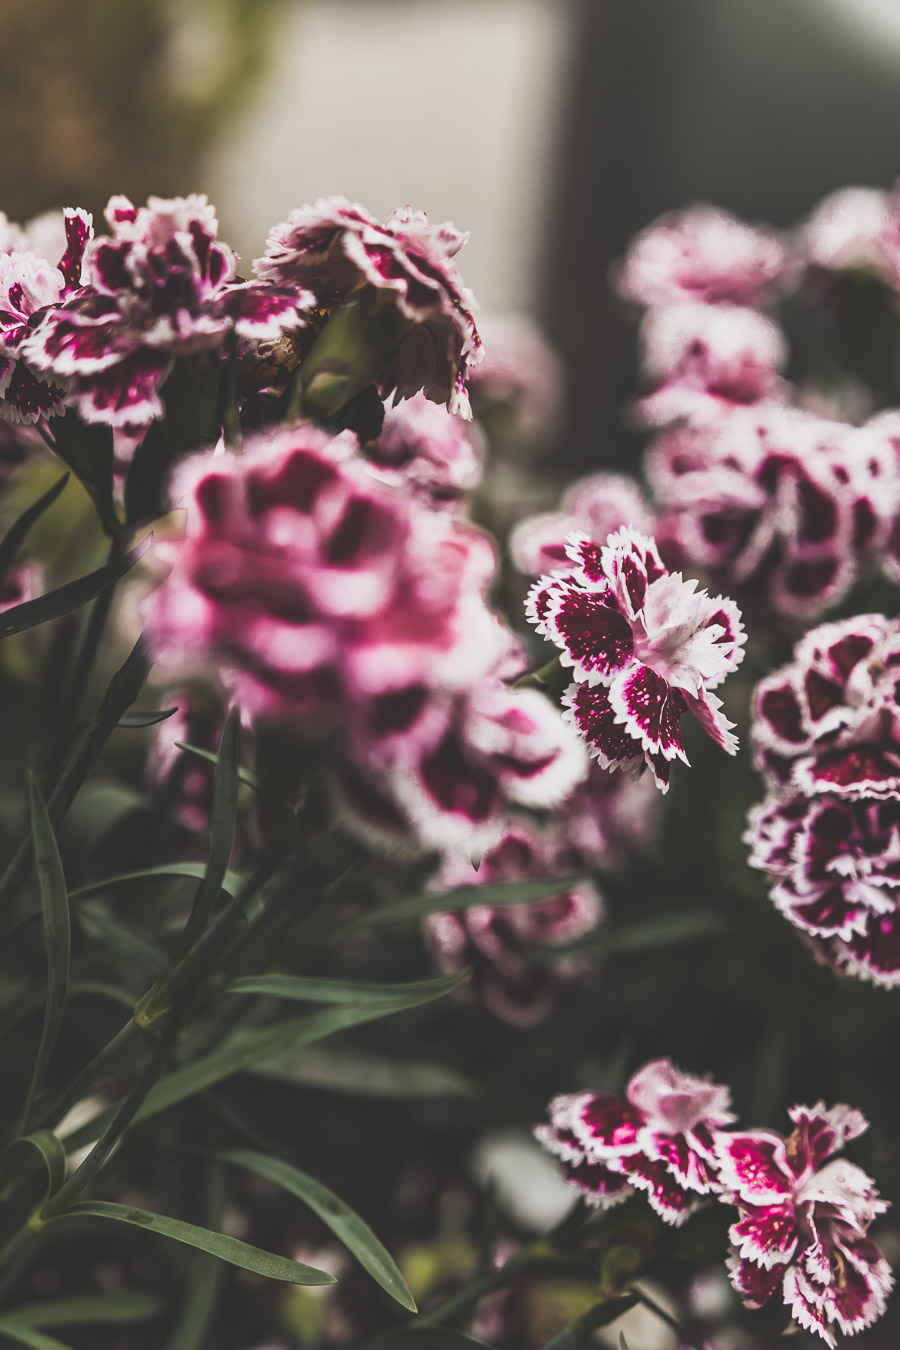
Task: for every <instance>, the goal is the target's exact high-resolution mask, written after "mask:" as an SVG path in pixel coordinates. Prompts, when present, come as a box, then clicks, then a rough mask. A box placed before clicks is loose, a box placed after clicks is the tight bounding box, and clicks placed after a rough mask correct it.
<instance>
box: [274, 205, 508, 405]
mask: <svg viewBox="0 0 900 1350" xmlns="http://www.w3.org/2000/svg"><path fill="white" fill-rule="evenodd" d="M467 238H468V235H465V234H461V233H460V231H459V230H457V229H456V228H455V226H453V225H451V224H450V223H449V221H448V222H445V223H444V224H443V225H430V224H429V223H428V218H427V216H426V215H425V213H424V211H413V210H412V208H411V207H409V206H406V207H403V208H401V209H398V210H396V211H393V212H392V213H391V215H390V216H388V218H387V220H386V221H385V222H384V224H383V225H381V224H379V222H378V221H377V220H376V219H375V217H374V216H372V215H370V214H369V212H368V211H366V210H365V208H364V207H362V206H359V205H355V204H351V203H350V202H349V201H347V199H346V198H345V197H329V198H326V199H320V200H319V201H317V202H316V203H315V205H313V206H301V207H299V208H298V209H297V210H295V211H292V212H291V214H290V215H289V216H288V218H287V220H286V221H283V222H282V223H281V224H279V225H276V226H275V227H274V228H273V229H272V230H271V231H270V233H269V238H268V241H267V247H266V252H265V255H264V257H262V258H258V259H257V261H256V270H257V273H258V275H259V276H260V277H261V278H262V279H263V280H264V281H267V282H272V283H275V284H277V285H281V286H284V285H300V286H303V287H307V288H308V289H309V290H310V291H312V292H313V294H314V295H315V298H316V305H317V306H318V307H319V308H320V309H326V310H330V309H333V308H335V307H336V306H338V305H340V304H342V303H343V302H344V301H345V300H346V299H347V298H348V296H349V295H350V294H351V293H352V292H353V291H355V290H357V288H360V287H363V286H372V287H374V288H375V289H376V290H377V291H380V292H383V293H384V294H385V295H386V296H387V297H388V298H389V299H390V300H391V302H392V303H393V304H394V305H395V306H396V308H397V310H398V311H399V313H400V315H402V317H403V319H404V320H406V322H407V324H408V328H407V331H406V332H405V334H404V335H403V337H402V339H401V341H400V345H399V349H398V350H397V351H396V354H395V355H394V357H393V359H392V360H391V361H390V363H389V364H388V366H387V367H386V368H385V369H384V370H382V372H381V374H380V375H379V377H378V387H379V390H380V392H381V394H382V396H383V397H387V396H388V395H389V394H391V393H393V392H395V391H396V396H397V398H399V399H403V398H409V397H411V395H413V394H415V393H418V391H419V390H422V391H423V392H424V394H425V396H426V398H429V399H431V400H432V401H433V402H435V403H446V404H447V407H448V408H449V410H450V411H451V412H454V413H458V414H459V415H460V416H462V417H470V416H471V412H470V409H469V398H468V394H467V392H466V375H467V371H468V369H469V367H470V366H474V365H476V364H477V363H478V362H479V361H480V360H481V358H482V346H481V338H480V337H479V336H478V331H477V329H476V327H475V321H474V319H473V317H472V310H473V308H475V300H474V297H473V296H472V294H471V292H470V291H469V290H468V289H467V287H465V286H464V285H463V283H462V281H461V279H460V276H459V273H458V272H457V270H456V265H455V263H454V262H453V258H454V256H455V255H456V254H457V253H458V252H459V250H460V249H461V248H462V246H463V244H464V243H465V242H466V239H467Z"/></svg>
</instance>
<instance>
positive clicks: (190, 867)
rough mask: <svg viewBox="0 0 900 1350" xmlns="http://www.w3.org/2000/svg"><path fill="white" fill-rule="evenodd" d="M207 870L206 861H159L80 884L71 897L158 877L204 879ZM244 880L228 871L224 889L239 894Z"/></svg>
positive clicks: (89, 896) (87, 896)
mask: <svg viewBox="0 0 900 1350" xmlns="http://www.w3.org/2000/svg"><path fill="white" fill-rule="evenodd" d="M205 871H206V864H205V863H193V862H178V863H159V864H158V865H157V866H156V867H144V868H142V869H141V871H140V872H123V873H122V874H121V875H120V876H117V877H104V878H103V880H102V881H92V882H90V883H89V884H88V885H87V886H79V887H78V889H77V890H75V891H72V893H71V895H70V896H69V899H70V900H88V899H92V898H93V897H94V896H97V895H106V894H107V893H108V892H109V891H118V890H120V889H122V888H123V887H127V886H136V885H139V884H140V883H141V882H142V881H155V880H156V878H157V877H187V878H188V879H189V880H194V881H202V879H203V874H204V872H205ZM244 881H245V878H244V877H242V876H240V874H239V873H237V872H226V873H225V875H224V876H223V878H222V890H223V891H225V892H227V894H228V895H237V894H238V893H239V891H240V889H241V887H242V886H243V885H244Z"/></svg>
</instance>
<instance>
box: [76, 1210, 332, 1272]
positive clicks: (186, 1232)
mask: <svg viewBox="0 0 900 1350" xmlns="http://www.w3.org/2000/svg"><path fill="white" fill-rule="evenodd" d="M76 1217H82V1218H95V1219H113V1220H115V1221H116V1222H118V1223H127V1224H131V1225H133V1226H134V1227H136V1228H143V1229H146V1230H147V1231H149V1232H151V1233H159V1234H160V1236H161V1237H168V1238H171V1239H172V1240H173V1241H175V1242H182V1243H184V1244H185V1246H188V1247H196V1248H197V1250H198V1251H201V1252H208V1253H209V1254H210V1256H216V1257H218V1259H219V1260H220V1261H226V1262H227V1263H228V1264H229V1265H232V1266H238V1267H240V1268H241V1269H242V1270H249V1271H252V1272H253V1273H254V1274H256V1275H264V1276H266V1278H267V1279H270V1280H283V1281H285V1282H286V1283H288V1284H304V1285H322V1284H334V1283H335V1279H334V1276H333V1275H328V1274H327V1273H326V1272H325V1271H324V1270H316V1268H315V1267H314V1266H307V1265H304V1264H303V1263H302V1262H301V1261H291V1260H290V1259H289V1258H288V1257H286V1256H277V1255H276V1254H275V1253H274V1252H266V1251H263V1250H262V1248H261V1247H253V1246H251V1244H250V1243H249V1242H241V1241H240V1240H239V1239H238V1238H233V1237H229V1236H228V1234H227V1233H216V1232H213V1230H212V1229H210V1228H200V1227H198V1226H197V1225H196V1224H193V1223H185V1222H184V1220H183V1219H173V1218H170V1217H169V1216H168V1215H167V1214H154V1213H151V1212H150V1211H149V1210H145V1209H135V1208H133V1207H132V1206H130V1205H116V1204H113V1203H112V1202H111V1201H108V1200H82V1201H79V1202H78V1203H77V1204H74V1205H71V1206H70V1207H69V1208H68V1209H66V1210H65V1211H64V1212H63V1213H62V1214H60V1215H59V1216H57V1218H55V1219H54V1220H53V1222H57V1223H58V1222H61V1221H62V1220H63V1219H69V1218H76Z"/></svg>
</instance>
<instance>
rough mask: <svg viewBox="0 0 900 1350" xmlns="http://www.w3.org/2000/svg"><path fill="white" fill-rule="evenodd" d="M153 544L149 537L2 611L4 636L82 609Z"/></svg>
mask: <svg viewBox="0 0 900 1350" xmlns="http://www.w3.org/2000/svg"><path fill="white" fill-rule="evenodd" d="M149 544H150V539H149V537H148V538H147V539H145V540H144V541H143V542H142V543H140V544H138V546H137V547H136V548H133V549H131V551H130V552H129V553H125V554H123V555H122V557H121V558H117V559H116V560H115V562H110V563H107V564H106V566H105V567H98V569H97V571H96V572H89V573H88V575H87V576H86V577H79V578H78V580H77V581H69V582H67V583H66V585H65V586H58V587H57V588H56V590H55V591H48V592H47V593H46V595H39V596H38V597H37V599H36V600H26V601H25V603H24V604H22V605H14V606H13V607H12V609H7V610H5V611H4V612H3V614H0V638H5V637H10V636H11V635H12V634H13V633H22V632H24V630H25V629H26V628H34V627H36V625H37V624H39V623H48V622H49V621H50V620H51V619H58V618H59V617H60V615H61V614H69V613H71V611H72V610H74V609H80V608H81V606H82V605H86V604H87V602H88V601H89V600H93V599H94V597H95V596H97V595H99V594H100V593H101V591H105V590H106V588H107V587H108V586H111V585H112V584H113V582H115V581H118V579H119V577H123V576H124V575H125V573H126V572H129V571H130V570H131V568H132V567H134V565H135V563H136V562H137V561H138V559H139V558H141V557H143V555H144V553H146V551H147V548H148V547H149Z"/></svg>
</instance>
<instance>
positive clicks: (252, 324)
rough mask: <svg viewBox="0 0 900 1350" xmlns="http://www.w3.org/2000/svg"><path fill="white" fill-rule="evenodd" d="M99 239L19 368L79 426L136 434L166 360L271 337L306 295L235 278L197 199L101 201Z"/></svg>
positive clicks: (153, 412) (159, 409) (210, 214)
mask: <svg viewBox="0 0 900 1350" xmlns="http://www.w3.org/2000/svg"><path fill="white" fill-rule="evenodd" d="M106 220H107V223H108V224H109V227H110V229H111V231H112V236H111V237H103V238H98V239H94V240H93V241H92V242H91V243H90V244H89V245H88V247H87V250H86V253H85V259H84V281H85V285H84V288H83V289H81V290H79V291H77V292H75V293H74V294H72V296H71V297H70V298H69V299H68V300H66V301H65V303H64V304H63V305H61V306H60V307H59V308H56V309H53V310H51V311H48V312H47V313H46V314H45V315H44V318H43V322H42V323H41V324H40V325H39V326H38V327H37V328H36V330H35V332H34V333H33V334H32V335H31V337H30V338H29V341H28V342H27V344H26V347H25V349H24V355H25V358H26V360H27V361H28V362H29V363H30V364H32V365H33V366H34V367H35V368H36V369H37V370H39V371H41V372H42V373H44V374H45V375H47V376H48V377H50V378H53V379H56V380H57V381H61V382H63V383H65V384H66V385H67V387H68V391H69V392H68V401H69V402H71V403H72V404H74V406H75V407H76V408H77V409H78V412H79V415H80V416H81V417H82V418H83V419H84V421H86V422H99V423H104V424H105V425H107V426H111V427H113V428H117V429H118V428H123V427H131V428H134V427H142V426H146V425H147V424H148V423H150V422H151V421H153V420H154V419H155V418H157V417H161V416H162V415H163V413H164V406H163V401H162V398H161V396H160V386H161V385H162V383H163V381H164V380H165V378H166V376H167V375H168V373H169V371H170V370H171V368H172V365H173V362H174V359H175V357H176V356H179V355H183V354H186V353H191V352H198V351H205V350H210V349H214V348H219V347H221V346H222V345H223V344H224V342H225V340H226V338H227V337H228V335H229V334H232V333H233V334H235V335H236V338H237V339H238V340H242V341H244V342H248V341H260V340H273V339H276V338H279V337H281V335H282V334H283V333H284V332H285V331H288V330H296V329H298V328H301V327H303V326H304V325H305V323H306V319H305V317H304V315H305V312H306V311H307V310H308V309H309V307H310V305H311V304H312V296H311V295H310V294H309V293H308V292H306V291H304V290H303V289H302V288H301V287H298V286H296V285H293V286H292V285H282V286H275V285H265V284H261V283H259V282H245V281H241V280H239V279H238V278H237V276H236V272H235V265H236V257H235V255H234V253H233V252H232V251H231V249H230V248H228V247H227V246H226V245H225V244H223V243H221V242H220V241H219V239H218V237H217V236H218V221H217V219H216V213H215V210H214V208H213V207H212V206H211V205H210V204H209V202H208V201H207V199H206V197H205V196H202V195H197V194H192V195H191V196H188V197H174V198H169V199H165V198H160V197H150V198H149V200H148V202H147V205H146V206H142V207H140V208H138V207H135V206H134V205H132V203H131V202H130V201H129V200H128V198H127V197H112V198H110V201H109V204H108V206H107V208H106Z"/></svg>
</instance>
